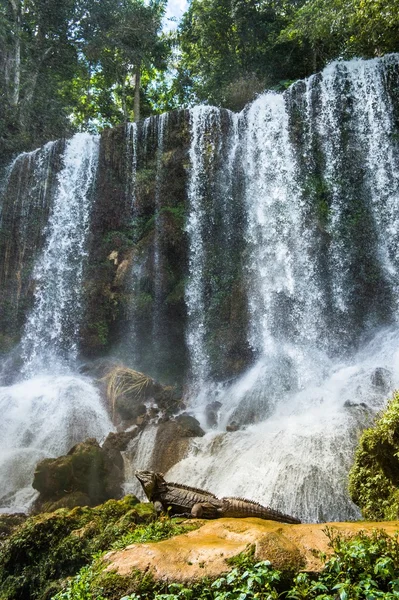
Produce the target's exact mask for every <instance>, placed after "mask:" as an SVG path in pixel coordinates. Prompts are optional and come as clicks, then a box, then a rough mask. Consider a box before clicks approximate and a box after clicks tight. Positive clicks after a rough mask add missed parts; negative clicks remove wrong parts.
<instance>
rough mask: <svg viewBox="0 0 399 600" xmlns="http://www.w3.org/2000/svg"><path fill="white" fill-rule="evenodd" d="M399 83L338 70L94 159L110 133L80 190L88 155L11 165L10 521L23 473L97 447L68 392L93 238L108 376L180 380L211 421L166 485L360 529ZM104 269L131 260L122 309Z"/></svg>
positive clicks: (390, 370)
mask: <svg viewBox="0 0 399 600" xmlns="http://www.w3.org/2000/svg"><path fill="white" fill-rule="evenodd" d="M398 71H399V56H398V55H389V56H386V57H384V58H379V59H373V60H368V61H364V60H352V61H337V62H334V63H332V64H330V65H329V66H328V67H326V68H325V69H324V71H323V72H321V73H318V74H315V75H312V76H311V77H310V78H309V79H306V80H304V81H298V82H296V83H294V84H293V85H292V86H291V87H290V88H288V89H287V90H286V91H285V92H284V93H281V94H280V93H274V92H265V93H264V94H262V95H260V96H259V97H257V98H256V99H255V100H254V102H252V103H251V104H250V105H249V106H247V107H245V108H244V110H243V111H242V112H241V113H240V114H233V113H232V112H230V111H228V110H225V109H219V108H215V107H211V106H199V107H195V108H192V109H190V110H189V111H182V112H180V113H171V114H170V115H163V116H160V117H150V118H148V119H146V120H145V121H143V122H142V123H141V124H128V125H127V126H126V128H125V130H124V131H125V138H124V140H122V143H121V145H120V148H118V149H115V148H114V150H116V152H115V156H114V155H112V157H111V158H110V155H111V154H112V152H111V150H112V148H113V147H112V144H113V140H116V139H119V140H121V134H122V133H123V131H122V130H116V131H115V132H112V133H111V134H110V135H109V137H107V138H106V143H105V145H104V146H103V149H104V151H102V152H101V165H103V164H105V163H106V164H108V165H109V168H110V169H111V174H110V176H109V179H107V177H106V176H105V175H104V177H103V172H102V171H101V178H100V180H99V183H98V188H99V189H98V190H97V189H96V173H97V169H98V161H99V140H98V138H97V137H96V136H91V135H88V134H77V135H76V136H74V137H73V138H72V139H71V140H68V141H67V142H58V143H50V144H48V145H46V146H45V147H43V148H42V149H38V150H35V151H33V152H31V153H24V154H22V155H20V156H19V157H17V158H16V159H15V160H14V162H13V163H12V164H11V165H10V167H9V168H8V170H7V171H6V173H5V177H4V178H3V182H2V186H1V188H2V196H1V200H0V206H1V209H0V211H1V212H0V234H1V235H0V258H1V261H0V285H1V289H2V290H3V289H4V290H5V293H4V297H2V296H1V295H0V325H1V333H2V336H3V337H4V340H5V341H3V340H2V338H0V342H1V343H2V344H3V346H2V348H4V347H5V346H6V342H7V341H9V340H11V342H9V343H10V344H11V345H12V344H14V350H13V352H12V354H10V355H9V356H12V360H13V361H14V362H13V365H14V366H13V369H12V370H11V371H12V374H11V375H10V374H8V377H7V378H2V382H5V381H7V383H10V382H12V383H13V385H8V386H6V385H3V387H0V408H1V410H2V415H3V421H2V423H1V425H0V432H1V433H2V436H1V438H0V483H1V486H2V490H3V492H2V493H1V494H0V510H1V509H2V508H8V509H13V510H14V509H16V508H20V507H22V508H26V507H27V506H29V503H30V502H31V500H32V489H31V488H30V487H29V486H30V483H31V479H32V472H33V469H34V465H35V463H36V462H37V461H38V460H40V459H41V458H43V457H45V456H54V455H59V454H61V453H63V452H65V451H67V450H68V448H69V447H70V446H71V445H72V444H73V443H75V442H76V441H79V440H81V439H84V438H85V437H88V436H90V435H92V436H95V437H97V438H98V439H101V438H102V437H104V436H105V435H106V433H108V431H110V430H111V429H112V425H111V423H110V421H109V418H108V415H107V411H106V408H105V407H104V406H103V404H102V402H101V399H100V397H99V394H98V391H97V390H96V388H95V387H94V386H93V384H92V382H91V380H90V379H89V378H86V377H82V376H80V375H78V374H77V370H78V367H79V337H80V331H81V330H82V331H83V330H84V328H83V327H82V326H83V325H84V322H83V319H84V309H85V306H84V304H85V303H84V290H85V287H86V286H87V287H90V285H91V283H92V282H93V281H94V280H95V279H96V277H97V274H96V276H93V278H92V279H90V277H87V278H86V265H87V262H88V259H87V252H88V250H87V247H88V238H89V236H90V233H89V232H90V231H92V232H93V235H101V236H102V238H101V240H99V242H100V243H99V244H98V248H99V251H98V253H96V260H97V258H99V263H100V262H101V261H104V263H102V264H101V266H100V265H99V263H96V262H95V261H94V263H93V265H90V267H93V270H95V268H97V267H98V266H99V267H100V270H101V269H103V270H104V271H101V273H102V272H104V273H105V272H106V275H105V278H106V285H107V286H108V287H107V290H106V291H104V292H103V290H101V292H99V293H101V294H103V293H104V295H103V296H102V299H104V298H105V296H106V302H104V305H101V311H99V314H100V316H101V319H104V322H106V323H107V327H108V323H111V322H112V319H114V318H115V320H116V321H117V320H118V314H119V313H118V310H119V309H121V310H120V313H122V312H123V310H124V307H125V305H126V304H128V298H131V306H130V308H128V309H127V310H128V312H129V311H130V316H129V319H128V320H129V326H127V327H126V329H127V330H128V334H127V335H126V338H128V339H126V340H124V341H123V342H121V349H120V350H117V352H118V351H119V353H120V355H121V356H122V357H123V361H124V362H125V363H126V364H128V365H129V366H133V367H134V368H137V369H140V370H143V371H145V372H147V373H148V374H149V375H151V376H154V377H156V378H158V377H159V378H160V379H161V380H162V377H164V378H165V382H166V381H167V382H173V381H174V377H175V376H176V381H179V382H180V381H181V379H179V378H180V377H181V372H182V371H184V370H185V369H186V364H187V360H188V362H189V367H188V369H187V371H188V372H187V373H186V381H183V383H185V384H186V385H185V391H186V394H185V395H186V397H185V399H184V401H185V403H186V406H187V411H189V412H191V413H193V414H195V415H196V416H198V418H199V419H200V421H201V424H202V425H203V427H204V428H206V427H207V423H206V414H207V405H208V404H210V403H212V402H214V401H216V400H217V401H218V402H219V404H217V405H215V404H214V405H213V406H214V407H215V406H217V407H218V409H217V412H218V422H217V423H216V422H215V421H216V417H215V418H213V419H212V421H213V423H212V426H211V425H209V428H208V430H207V432H206V435H205V436H204V437H203V438H200V439H199V438H195V439H193V440H192V442H191V445H190V448H189V451H188V454H187V455H186V457H185V458H184V459H183V460H181V461H180V462H179V463H177V464H176V465H175V466H174V467H173V468H172V469H171V471H170V472H169V473H168V474H167V477H169V478H170V479H174V480H176V481H181V482H182V483H186V484H188V485H196V486H200V487H205V488H208V489H210V490H211V491H213V492H215V493H217V494H220V495H240V496H245V497H249V498H252V499H254V500H257V501H259V502H261V503H262V504H270V505H271V506H273V507H275V508H277V509H280V510H282V511H284V512H287V513H293V514H295V515H297V516H298V517H300V518H302V519H304V520H310V521H312V520H319V521H322V520H336V519H348V518H357V517H358V516H359V513H358V510H357V508H356V507H355V506H354V505H353V503H352V502H351V501H350V499H349V498H348V494H347V473H348V470H349V468H350V465H351V461H352V459H353V452H354V449H355V446H356V443H357V439H358V436H359V434H360V432H361V430H362V429H363V428H364V427H366V426H368V425H369V424H370V423H371V422H372V419H373V418H374V416H375V415H376V414H377V413H378V411H380V410H381V409H382V408H383V406H384V404H385V402H386V400H387V397H388V396H389V394H390V393H391V392H392V390H393V389H394V388H395V387H397V386H398V385H399V343H398V339H399V331H398V297H399V289H398V281H399V251H398V242H399V240H398V235H399V197H398V196H399V137H398V130H397V122H398V109H399V107H398V104H397V92H396V90H397V81H398ZM187 116H188V121H189V122H188V123H186V117H187ZM180 126H181V127H180ZM107 135H108V134H107ZM186 172H187V175H185V173H186ZM124 177H126V178H124ZM173 178H174V179H173ZM172 179H173V181H172ZM169 180H171V181H169ZM184 183H186V188H184ZM169 184H170V185H169ZM100 188H101V189H100ZM104 190H105V191H104ZM97 192H98V193H99V194H100V196H99V197H100V198H103V196H104V198H103V200H102V202H100V204H101V210H100V211H99V214H98V215H96V217H97V216H98V218H96V220H95V226H94V225H93V222H94V221H92V216H93V215H92V211H93V207H94V198H95V196H96V193H97ZM101 194H103V196H101ZM114 199H115V204H113V207H114V208H115V210H114V212H113V213H112V218H110V219H109V223H105V215H106V216H108V213H107V203H108V202H111V201H113V200H114ZM120 199H121V200H120ZM119 206H123V210H122V212H123V216H121V214H120V213H118V211H119ZM125 213H126V221H127V222H126V224H124V223H123V219H124V218H125V216H124V215H125ZM91 225H93V226H92V230H90V227H91ZM110 239H111V240H115V248H114V247H112V248H111V244H113V243H114V242H113V241H112V242H109V240H110ZM96 242H97V240H96V239H94V244H91V245H92V246H95V244H96ZM107 244H108V245H107ZM118 244H119V245H118ZM119 249H120V250H119ZM111 250H112V252H113V254H116V255H118V258H117V259H116V262H118V260H119V259H120V258H121V260H122V262H123V263H124V264H125V266H126V265H127V264H130V263H129V261H130V260H131V261H132V269H131V282H130V284H131V285H130V289H127V290H125V289H124V288H123V277H122V278H119V279H118V277H116V275H115V270H116V269H115V268H114V267H115V265H114V264H113V263H112V264H111V263H110V261H109V260H107V261H105V258H104V257H105V256H106V257H108V258H109V254H106V253H107V252H108V253H109V252H110V251H111ZM114 250H115V252H114ZM109 263H110V264H109ZM120 264H122V263H120ZM32 265H33V270H32ZM176 265H178V266H176ZM116 266H117V267H118V269H119V266H120V265H119V264H117V265H116ZM101 277H102V275H101V276H98V277H97V280H96V282H95V283H97V284H98V280H99V279H101ZM101 283H102V281H101ZM99 288H100V286H99V284H98V288H95V289H99ZM94 297H95V294H94ZM9 298H11V299H12V302H11V305H10V303H9V302H8V299H9ZM184 302H185V306H184ZM111 304H112V309H111V308H109V306H110V305H111ZM107 311H108V312H107ZM111 312H112V315H111ZM26 315H27V316H26ZM182 323H184V327H185V328H183V326H182ZM118 325H119V326H120V325H121V323H120V322H119V323H118ZM122 325H123V324H122ZM121 329H122V327H121ZM183 329H184V330H183ZM21 331H22V339H21V342H20V343H19V344H18V343H17V342H18V339H19V337H18V336H19V334H20V332H21ZM184 336H185V338H184ZM111 337H112V336H111ZM184 339H185V343H184ZM18 352H19V353H20V355H21V356H20V358H21V362H23V366H22V368H21V369H20V371H21V377H20V379H19V380H18V381H17V382H16V383H15V378H14V379H13V380H12V377H13V376H14V373H15V371H16V370H17V367H18V356H17V355H18ZM187 354H188V357H187ZM2 356H6V353H5V351H3V355H2ZM10 360H11V359H10ZM174 363H175V364H174ZM15 365H17V366H15ZM176 365H177V366H176ZM0 366H1V368H2V371H3V372H4V373H6V372H7V371H9V367H8V363H7V361H6V359H4V360H2V364H1V365H0ZM215 412H216V410H214V413H215ZM156 434H157V427H156V425H155V424H151V425H150V426H147V427H146V428H145V429H144V430H143V432H141V433H140V434H139V435H137V437H136V438H134V440H133V441H132V443H131V446H130V447H129V449H128V451H127V452H126V453H125V466H126V469H125V470H126V489H127V490H129V491H131V490H134V491H136V490H137V489H139V488H138V487H137V486H136V482H135V479H134V475H133V470H134V468H136V467H138V468H144V467H146V466H147V467H148V468H153V467H154V468H155V466H156V465H155V460H156V459H155V458H154V457H155V456H156V453H154V452H153V450H154V445H155V444H156V443H157V442H156V439H157V435H156ZM135 486H136V487H135Z"/></svg>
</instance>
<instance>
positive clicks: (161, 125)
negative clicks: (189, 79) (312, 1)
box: [152, 113, 169, 352]
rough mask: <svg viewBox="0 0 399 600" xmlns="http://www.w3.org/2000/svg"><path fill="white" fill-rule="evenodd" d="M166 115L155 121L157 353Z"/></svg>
mask: <svg viewBox="0 0 399 600" xmlns="http://www.w3.org/2000/svg"><path fill="white" fill-rule="evenodd" d="M168 116H169V115H168V113H164V114H163V115H161V116H160V117H159V118H158V120H157V128H158V132H157V133H158V135H157V154H156V177H155V240H154V288H155V289H154V310H153V319H152V336H153V339H154V342H155V347H154V351H155V352H157V350H158V352H159V346H158V344H157V340H159V336H160V335H161V306H160V297H161V293H162V287H163V282H162V279H163V265H162V248H161V228H162V210H161V209H162V207H161V185H162V158H163V156H162V155H163V152H164V140H165V133H166V132H167V128H168Z"/></svg>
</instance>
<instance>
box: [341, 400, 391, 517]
mask: <svg viewBox="0 0 399 600" xmlns="http://www.w3.org/2000/svg"><path fill="white" fill-rule="evenodd" d="M398 484H399V393H398V392H396V393H395V394H394V396H393V398H392V399H391V400H390V402H389V404H388V406H387V408H386V410H385V411H384V412H383V413H382V414H381V415H380V417H379V418H378V419H377V421H376V423H375V425H374V427H372V428H370V429H366V430H365V431H364V432H363V433H362V435H361V438H360V440H359V445H358V448H357V450H356V454H355V462H354V465H353V467H352V469H351V471H350V474H349V493H350V495H351V497H352V500H353V501H354V502H355V503H356V504H357V505H358V506H359V507H360V509H361V511H362V514H363V516H364V517H365V518H366V519H397V518H398V516H399V488H398Z"/></svg>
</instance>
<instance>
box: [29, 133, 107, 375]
mask: <svg viewBox="0 0 399 600" xmlns="http://www.w3.org/2000/svg"><path fill="white" fill-rule="evenodd" d="M97 160H98V139H97V138H95V137H93V136H91V135H88V134H78V135H76V136H75V137H74V138H72V140H70V141H69V142H68V143H67V145H66V149H65V154H64V168H63V169H62V171H61V172H60V174H59V177H58V189H57V193H56V197H55V199H54V204H53V210H52V214H51V215H50V220H49V223H48V238H47V244H46V247H45V249H44V251H43V254H42V256H41V257H40V260H39V261H38V264H37V265H36V269H35V272H34V277H35V278H36V280H37V286H36V291H35V303H34V307H33V310H32V312H31V314H30V315H29V317H28V321H27V324H26V327H25V333H24V336H23V340H22V354H23V359H24V372H25V373H26V374H27V375H33V374H34V373H36V372H37V369H38V368H40V369H43V368H48V369H49V370H50V372H51V371H52V370H53V369H54V361H55V362H56V365H57V366H58V364H59V360H60V358H65V359H66V361H67V363H71V362H73V361H74V360H76V356H77V341H78V334H79V328H80V323H81V318H82V312H83V307H82V292H83V290H82V280H83V269H84V264H85V259H86V257H87V249H86V243H85V242H86V237H87V233H88V228H89V219H90V204H91V197H92V186H93V183H94V178H95V174H96V167H97Z"/></svg>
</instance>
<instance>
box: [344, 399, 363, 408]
mask: <svg viewBox="0 0 399 600" xmlns="http://www.w3.org/2000/svg"><path fill="white" fill-rule="evenodd" d="M358 406H360V407H361V408H365V409H367V408H368V406H367V404H366V403H365V402H353V401H352V400H346V401H345V402H344V407H345V408H354V407H358Z"/></svg>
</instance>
